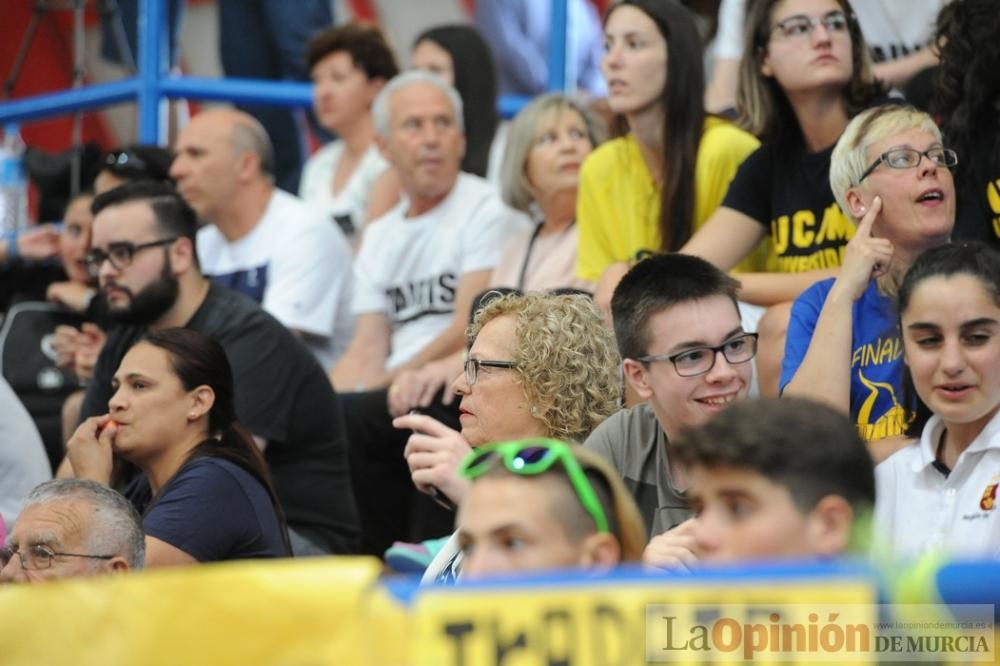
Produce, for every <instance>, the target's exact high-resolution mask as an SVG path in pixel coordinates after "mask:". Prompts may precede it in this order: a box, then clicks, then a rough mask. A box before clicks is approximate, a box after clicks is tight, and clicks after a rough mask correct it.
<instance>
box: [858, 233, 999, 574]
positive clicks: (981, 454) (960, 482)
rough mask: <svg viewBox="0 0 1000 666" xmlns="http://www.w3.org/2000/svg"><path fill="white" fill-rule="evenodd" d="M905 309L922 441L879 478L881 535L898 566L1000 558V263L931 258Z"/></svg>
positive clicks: (962, 250)
mask: <svg viewBox="0 0 1000 666" xmlns="http://www.w3.org/2000/svg"><path fill="white" fill-rule="evenodd" d="M898 307H899V327H900V330H901V337H902V339H903V350H904V358H905V363H906V370H907V371H906V389H908V390H909V392H910V395H911V396H912V395H913V393H914V392H915V393H916V397H917V399H918V405H917V410H916V412H917V418H916V419H915V420H914V422H913V423H912V424H911V426H910V432H911V434H913V435H914V436H916V437H918V438H919V439H918V440H917V441H916V442H915V443H913V444H911V445H910V446H908V447H906V448H904V449H903V450H901V451H899V452H898V453H897V454H895V455H894V456H892V457H891V458H889V459H888V460H886V461H885V462H883V463H882V464H880V465H879V466H878V467H876V468H875V481H876V489H877V495H876V497H877V501H876V504H875V525H874V526H875V534H878V535H880V536H881V537H882V539H883V540H884V543H883V544H881V545H884V546H887V547H888V548H889V551H890V554H891V555H893V556H895V557H905V558H910V557H917V556H920V555H923V554H925V553H930V552H934V551H945V552H947V553H949V554H952V555H955V556H958V557H966V558H997V557H1000V516H998V512H997V504H998V502H1000V492H998V490H997V489H998V487H1000V417H998V413H1000V254H998V253H997V252H996V251H995V250H993V249H991V248H988V247H986V246H985V245H983V244H982V243H976V242H970V243H967V244H966V243H956V244H953V245H946V246H943V247H938V248H934V249H931V250H928V251H927V252H925V253H924V254H922V255H921V256H920V257H919V258H918V259H917V260H916V262H915V263H914V264H913V266H912V267H911V268H910V270H909V271H908V272H907V273H906V276H905V277H904V278H903V282H902V284H901V285H900V287H899V295H898Z"/></svg>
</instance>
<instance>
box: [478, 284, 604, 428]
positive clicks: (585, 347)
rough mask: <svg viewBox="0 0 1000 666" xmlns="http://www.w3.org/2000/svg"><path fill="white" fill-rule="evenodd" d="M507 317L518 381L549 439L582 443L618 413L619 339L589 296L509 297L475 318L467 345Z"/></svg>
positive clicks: (495, 303) (491, 305) (526, 295)
mask: <svg viewBox="0 0 1000 666" xmlns="http://www.w3.org/2000/svg"><path fill="white" fill-rule="evenodd" d="M505 315H509V316H512V317H515V318H516V319H517V325H516V328H515V336H516V341H515V343H514V350H513V351H514V362H515V363H516V364H517V366H516V368H515V370H516V373H515V377H516V378H517V381H518V383H520V384H521V385H522V387H523V388H524V394H525V396H526V398H527V400H528V404H529V405H532V407H536V408H537V409H538V412H539V418H541V419H542V421H543V422H544V423H545V427H546V429H547V430H548V432H547V433H546V434H547V435H548V436H550V437H555V438H558V439H564V440H572V441H578V442H581V441H583V440H584V439H586V437H587V436H588V435H589V434H590V433H591V432H592V431H593V430H594V428H596V427H597V426H598V424H600V423H601V422H602V421H603V420H604V419H606V418H607V417H608V416H610V415H611V414H612V413H614V412H615V411H616V410H617V409H618V399H619V396H620V394H621V379H620V377H619V373H618V367H619V365H620V363H621V360H620V358H619V356H618V352H617V351H616V349H615V339H614V335H613V334H612V332H611V330H610V329H608V327H607V326H605V324H604V320H603V319H602V318H601V314H600V313H599V312H598V310H597V308H596V307H595V306H594V304H593V302H592V301H591V300H590V298H589V297H588V296H583V295H558V296H556V295H547V294H542V293H529V294H524V295H521V294H507V295H504V296H500V297H498V298H495V299H493V300H491V301H490V302H489V304H487V305H486V306H484V307H483V308H482V309H481V310H480V311H479V312H477V313H476V316H475V319H473V321H472V324H471V325H470V326H469V329H468V340H469V345H470V346H471V345H472V343H473V342H474V341H475V339H476V336H477V335H479V331H481V330H482V328H483V326H485V325H486V324H488V323H489V322H491V321H492V320H494V319H496V318H497V317H503V316H505Z"/></svg>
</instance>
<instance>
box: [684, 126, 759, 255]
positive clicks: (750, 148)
mask: <svg viewBox="0 0 1000 666" xmlns="http://www.w3.org/2000/svg"><path fill="white" fill-rule="evenodd" d="M759 146H760V141H758V140H757V138H756V137H754V136H753V135H752V134H750V133H748V132H745V131H743V130H741V129H740V128H738V127H736V126H735V125H733V124H732V123H730V122H728V121H726V120H723V119H720V118H714V117H709V118H708V119H707V120H706V121H705V132H704V133H703V134H702V137H701V143H700V144H699V146H698V163H697V165H696V166H695V173H696V176H695V177H696V187H695V190H696V191H695V219H694V229H695V231H697V230H698V228H700V227H701V225H703V224H705V222H706V221H707V220H708V219H709V218H710V217H711V216H712V214H713V213H715V211H716V210H717V209H718V208H719V206H720V205H722V201H723V199H725V197H726V192H727V191H728V190H729V183H730V182H732V180H733V177H734V176H735V175H736V171H737V170H738V169H739V167H740V165H741V164H742V163H743V160H745V159H746V158H747V157H749V156H750V154H751V153H752V152H754V151H755V150H757V148H758V147H759ZM773 255H774V252H773V250H772V247H771V241H770V239H769V238H765V239H764V240H762V241H761V242H760V244H759V245H758V246H757V247H756V249H754V251H753V252H752V253H751V254H750V256H748V257H747V258H746V259H744V260H743V261H742V262H740V263H739V264H738V265H737V266H736V267H735V268H734V269H733V272H735V273H741V272H744V273H745V272H761V271H766V270H767V269H768V264H769V262H771V261H773V260H772V257H773Z"/></svg>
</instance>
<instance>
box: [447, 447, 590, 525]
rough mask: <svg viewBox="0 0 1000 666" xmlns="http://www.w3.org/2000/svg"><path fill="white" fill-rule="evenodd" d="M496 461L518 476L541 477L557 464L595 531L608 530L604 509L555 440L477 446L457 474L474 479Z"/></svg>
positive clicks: (566, 449)
mask: <svg viewBox="0 0 1000 666" xmlns="http://www.w3.org/2000/svg"><path fill="white" fill-rule="evenodd" d="M497 459H499V460H501V461H503V466H504V467H505V468H506V469H507V471H508V472H511V473H513V474H517V475H519V476H534V475H536V474H542V473H544V472H547V471H548V470H549V469H550V468H551V467H552V465H554V464H555V463H556V461H559V462H561V463H562V466H563V469H565V470H566V476H567V477H568V478H569V482H570V484H571V485H572V486H573V490H574V491H575V492H576V496H577V498H578V499H579V500H580V503H581V504H582V505H583V508H584V509H586V510H587V513H588V514H590V517H591V518H593V519H594V524H595V525H597V531H598V532H608V531H609V529H608V518H607V516H606V515H605V514H604V508H603V507H601V502H600V500H599V499H597V494H596V493H595V492H594V488H593V486H591V485H590V481H588V480H587V474H586V473H585V472H584V471H583V468H582V467H580V463H579V462H577V460H576V458H575V457H573V452H572V451H571V450H570V447H569V445H568V444H566V443H564V442H560V441H558V440H555V439H546V438H537V439H522V440H518V441H514V442H501V443H500V444H488V445H486V446H480V447H478V448H477V449H475V450H474V451H473V452H472V453H470V454H469V455H468V456H466V457H465V460H463V461H462V464H461V465H460V466H459V468H458V472H459V474H461V475H462V476H464V477H465V478H467V479H469V480H472V479H476V478H478V477H480V476H482V475H483V474H485V473H486V471H487V470H489V469H490V468H492V467H493V465H494V464H495V461H496V460H497Z"/></svg>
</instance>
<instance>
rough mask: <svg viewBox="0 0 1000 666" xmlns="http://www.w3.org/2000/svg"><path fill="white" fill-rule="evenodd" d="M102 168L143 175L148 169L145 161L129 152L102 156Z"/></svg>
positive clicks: (118, 151)
mask: <svg viewBox="0 0 1000 666" xmlns="http://www.w3.org/2000/svg"><path fill="white" fill-rule="evenodd" d="M104 167H105V168H106V169H110V170H111V171H131V172H136V173H141V174H145V173H146V172H147V171H148V170H149V167H148V166H147V164H146V160H144V159H142V158H141V157H139V156H138V155H136V154H135V153H133V152H132V151H131V150H116V151H114V152H110V153H108V154H107V155H105V156H104Z"/></svg>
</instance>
